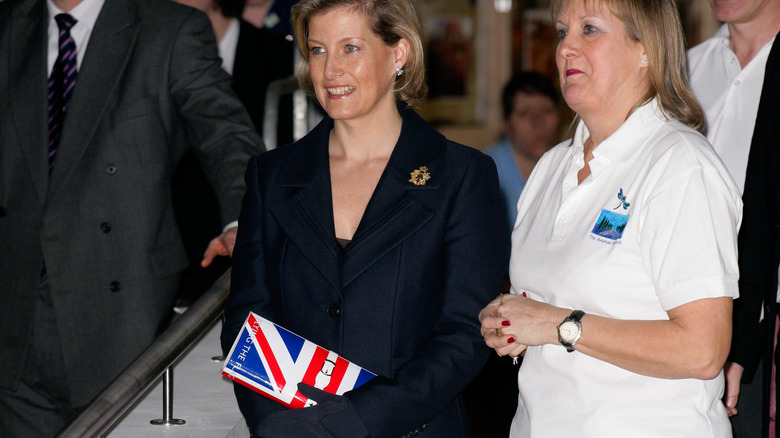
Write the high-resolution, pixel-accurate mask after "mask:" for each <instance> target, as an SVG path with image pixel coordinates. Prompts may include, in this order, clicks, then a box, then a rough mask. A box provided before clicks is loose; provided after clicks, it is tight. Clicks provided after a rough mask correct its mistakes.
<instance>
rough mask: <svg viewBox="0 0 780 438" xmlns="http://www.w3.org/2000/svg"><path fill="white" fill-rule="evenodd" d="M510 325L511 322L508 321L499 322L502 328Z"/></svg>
mask: <svg viewBox="0 0 780 438" xmlns="http://www.w3.org/2000/svg"><path fill="white" fill-rule="evenodd" d="M510 324H511V322H509V321H501V325H503V326H504V327H509V325H510Z"/></svg>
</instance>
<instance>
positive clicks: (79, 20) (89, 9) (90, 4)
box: [46, 0, 105, 75]
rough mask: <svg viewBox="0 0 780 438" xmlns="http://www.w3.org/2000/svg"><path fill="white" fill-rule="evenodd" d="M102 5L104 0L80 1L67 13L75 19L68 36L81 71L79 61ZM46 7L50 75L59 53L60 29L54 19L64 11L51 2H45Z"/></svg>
mask: <svg viewBox="0 0 780 438" xmlns="http://www.w3.org/2000/svg"><path fill="white" fill-rule="evenodd" d="M103 3H105V0H82V2H81V3H79V4H78V5H77V6H76V7H75V8H73V9H71V10H70V12H68V14H70V15H71V16H72V17H73V18H75V19H76V24H74V25H73V27H72V28H70V36H71V38H73V41H74V42H75V43H76V65H77V67H78V68H79V69H81V61H82V60H83V59H84V54H85V53H86V52H87V44H89V36H90V34H92V29H94V28H95V22H96V21H97V18H98V15H99V14H100V10H101V9H103ZM46 6H47V8H48V9H49V28H48V37H49V46H48V56H47V62H48V69H47V70H46V71H47V72H49V75H51V70H52V68H54V62H55V61H57V56H58V55H59V52H60V51H59V46H60V44H59V39H60V29H59V27H58V26H57V22H56V21H55V20H54V17H55V16H56V15H57V14H62V13H63V12H64V11H62V10H61V9H59V8H58V7H57V6H55V5H54V3H53V2H52V0H46Z"/></svg>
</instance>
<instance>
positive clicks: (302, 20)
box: [292, 0, 428, 107]
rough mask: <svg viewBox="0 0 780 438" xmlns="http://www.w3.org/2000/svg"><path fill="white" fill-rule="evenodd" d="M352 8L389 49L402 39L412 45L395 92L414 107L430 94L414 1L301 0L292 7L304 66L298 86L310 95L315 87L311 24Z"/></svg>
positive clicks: (293, 23) (420, 29) (299, 69)
mask: <svg viewBox="0 0 780 438" xmlns="http://www.w3.org/2000/svg"><path fill="white" fill-rule="evenodd" d="M339 8H351V9H353V10H355V11H358V12H360V13H361V14H363V16H365V17H366V19H367V20H368V23H369V26H370V27H371V30H372V31H373V32H374V33H375V34H376V35H377V36H378V37H379V38H380V39H381V40H382V41H383V42H384V43H385V44H387V45H388V46H391V47H392V46H394V45H395V44H396V43H397V42H398V41H400V40H401V39H402V38H403V39H405V40H407V41H408V42H409V45H410V47H409V55H408V57H407V59H406V64H404V66H403V67H402V68H403V70H404V73H403V74H402V75H401V76H396V78H395V84H394V86H393V91H394V93H395V98H396V100H400V101H403V102H405V103H406V104H407V105H408V106H410V107H411V106H414V105H415V104H416V103H417V102H418V101H419V100H421V99H423V98H424V97H425V95H426V94H427V92H428V87H427V85H426V84H425V60H424V55H423V44H422V23H421V22H420V16H419V15H418V14H417V10H416V9H415V7H414V5H413V4H412V2H411V0H301V1H300V2H299V3H297V4H296V5H295V6H293V7H292V26H293V31H294V33H295V39H296V41H297V42H298V49H299V50H300V51H301V55H302V58H301V63H300V66H299V67H298V83H299V84H300V86H301V88H303V89H304V90H305V91H306V92H307V93H309V94H310V95H314V86H313V84H312V81H311V73H310V71H309V47H308V38H309V21H310V20H311V18H312V17H314V16H315V15H320V14H325V13H327V12H330V11H332V10H334V9H339Z"/></svg>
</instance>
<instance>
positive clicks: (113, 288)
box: [111, 281, 121, 292]
mask: <svg viewBox="0 0 780 438" xmlns="http://www.w3.org/2000/svg"><path fill="white" fill-rule="evenodd" d="M119 289H121V286H120V285H119V282H118V281H112V282H111V292H119Z"/></svg>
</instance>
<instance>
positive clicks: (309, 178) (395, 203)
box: [271, 107, 446, 290]
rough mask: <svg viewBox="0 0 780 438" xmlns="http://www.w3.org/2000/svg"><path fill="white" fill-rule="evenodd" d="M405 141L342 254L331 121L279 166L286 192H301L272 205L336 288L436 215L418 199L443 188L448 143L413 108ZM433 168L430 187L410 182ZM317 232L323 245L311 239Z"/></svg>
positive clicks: (405, 116) (322, 124)
mask: <svg viewBox="0 0 780 438" xmlns="http://www.w3.org/2000/svg"><path fill="white" fill-rule="evenodd" d="M399 111H400V113H401V116H402V118H403V123H402V127H401V135H400V137H399V139H398V143H397V144H396V146H395V149H394V150H393V153H392V155H391V156H390V160H389V161H388V163H387V167H386V168H385V171H384V173H383V174H382V176H381V178H380V180H379V182H378V184H377V187H376V189H375V190H374V193H373V195H372V197H371V200H370V201H369V203H368V205H367V206H366V211H365V213H364V214H363V217H362V219H361V221H360V225H359V226H358V229H357V231H356V232H355V235H354V236H353V239H352V242H350V244H349V245H348V246H347V248H346V249H345V250H344V251H343V254H340V251H339V246H338V243H337V242H336V235H335V228H334V225H333V204H332V196H331V186H330V171H329V158H328V138H329V134H330V131H331V129H332V128H333V120H331V119H330V118H328V117H326V118H325V119H323V121H322V122H320V124H319V125H317V126H316V127H315V128H314V129H313V130H312V131H311V132H310V133H309V134H308V135H307V136H306V137H304V138H303V139H301V140H300V141H299V142H298V143H296V144H294V145H290V146H285V147H286V148H292V150H291V151H290V152H289V155H288V156H287V158H286V160H285V161H284V163H283V164H282V165H281V167H280V172H279V176H278V178H277V184H278V185H279V186H280V187H288V188H292V187H300V190H299V191H297V192H296V193H295V194H294V195H293V196H291V198H289V199H287V200H285V201H282V202H281V203H279V204H277V205H275V206H271V211H272V212H273V214H274V216H275V217H276V219H277V221H278V222H279V224H280V226H281V227H282V228H283V229H284V230H285V233H286V234H287V235H288V237H289V238H290V239H291V240H292V241H293V243H295V245H296V246H297V247H298V248H299V249H301V251H302V252H303V253H304V255H305V256H306V257H307V258H308V259H309V260H310V261H311V262H312V264H313V265H314V266H315V267H317V269H319V270H320V272H321V273H322V274H323V276H325V277H326V278H327V279H328V281H329V282H330V283H331V285H332V286H333V287H334V289H335V290H341V288H342V287H344V286H346V285H348V284H349V283H350V282H351V281H352V280H354V279H355V278H356V277H357V276H358V275H360V273H361V272H363V271H364V270H365V269H367V268H368V267H369V266H371V265H372V264H373V263H375V262H376V261H377V260H379V259H380V258H381V257H382V256H384V255H385V254H387V252H389V251H391V250H392V249H393V248H395V247H396V246H398V245H400V244H401V243H402V242H403V241H404V240H405V239H406V238H408V237H409V236H410V235H412V234H413V233H414V232H415V231H417V230H418V229H419V228H420V227H422V226H423V225H424V224H425V223H426V222H427V221H429V220H430V219H431V218H432V217H433V215H434V212H433V211H432V210H430V209H429V208H428V207H427V206H426V205H424V204H423V203H421V202H420V201H419V200H418V199H416V197H415V196H414V195H413V193H414V192H419V191H431V190H436V189H437V188H439V178H441V176H442V175H443V174H444V165H445V163H444V161H445V160H444V150H445V147H446V139H445V138H444V136H442V135H441V134H439V133H438V132H436V131H435V130H434V129H433V128H431V127H430V126H429V125H428V124H427V123H426V122H425V121H424V120H423V119H422V118H420V116H418V115H417V114H416V113H415V112H414V110H412V109H407V108H400V107H399ZM423 166H425V167H427V168H428V170H427V172H428V173H429V175H430V179H429V180H428V181H427V182H426V183H425V185H415V184H413V183H412V182H410V181H409V180H410V179H411V173H412V172H413V171H414V170H419V169H420V168H421V167H423ZM312 228H313V229H315V230H316V231H317V232H316V233H314V234H315V235H316V236H317V239H312Z"/></svg>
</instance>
